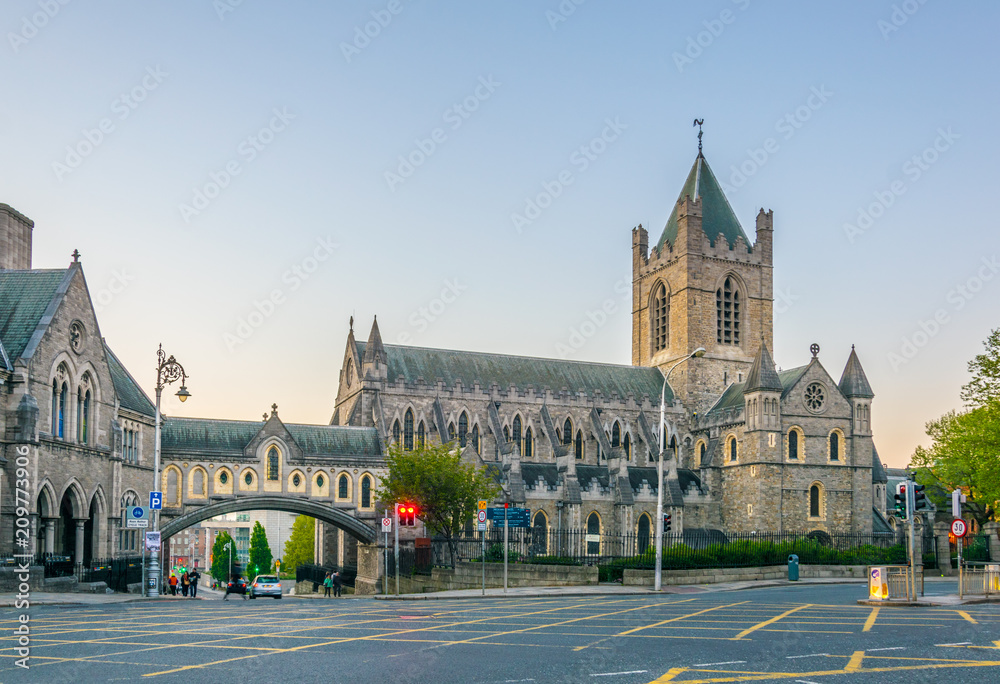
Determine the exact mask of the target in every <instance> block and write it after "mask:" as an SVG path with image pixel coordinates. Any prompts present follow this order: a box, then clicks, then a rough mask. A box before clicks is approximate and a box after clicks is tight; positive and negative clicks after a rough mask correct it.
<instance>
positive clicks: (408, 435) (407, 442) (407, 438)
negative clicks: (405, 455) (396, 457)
mask: <svg viewBox="0 0 1000 684" xmlns="http://www.w3.org/2000/svg"><path fill="white" fill-rule="evenodd" d="M403 448H404V449H406V450H407V451H413V411H412V410H411V409H406V413H405V414H403Z"/></svg>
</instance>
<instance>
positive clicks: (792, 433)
mask: <svg viewBox="0 0 1000 684" xmlns="http://www.w3.org/2000/svg"><path fill="white" fill-rule="evenodd" d="M788 458H789V459H791V460H793V461H794V460H798V458H799V431H798V430H796V429H795V428H792V429H791V430H789V431H788Z"/></svg>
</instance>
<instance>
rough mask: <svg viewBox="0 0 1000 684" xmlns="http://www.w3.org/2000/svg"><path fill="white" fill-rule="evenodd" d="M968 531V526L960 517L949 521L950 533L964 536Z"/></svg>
mask: <svg viewBox="0 0 1000 684" xmlns="http://www.w3.org/2000/svg"><path fill="white" fill-rule="evenodd" d="M968 531H969V526H968V525H966V524H965V521H964V520H962V519H961V518H957V519H955V520H952V521H951V533H952V534H953V535H955V536H956V537H964V536H965V534H966V533H967V532H968Z"/></svg>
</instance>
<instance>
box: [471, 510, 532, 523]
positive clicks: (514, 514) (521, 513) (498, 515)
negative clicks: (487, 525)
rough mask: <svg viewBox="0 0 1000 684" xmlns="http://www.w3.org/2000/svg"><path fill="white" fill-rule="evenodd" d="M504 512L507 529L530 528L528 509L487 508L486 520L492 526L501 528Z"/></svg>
mask: <svg viewBox="0 0 1000 684" xmlns="http://www.w3.org/2000/svg"><path fill="white" fill-rule="evenodd" d="M504 511H506V512H507V525H508V526H509V527H531V510H530V509H528V508H500V507H493V508H487V509H486V519H487V520H491V521H492V522H493V524H494V525H498V526H500V527H503V520H504ZM480 512H482V511H480Z"/></svg>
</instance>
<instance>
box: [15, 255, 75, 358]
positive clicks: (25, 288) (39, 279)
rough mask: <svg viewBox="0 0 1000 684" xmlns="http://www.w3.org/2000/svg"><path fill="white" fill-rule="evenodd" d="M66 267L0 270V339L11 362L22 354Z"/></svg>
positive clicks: (54, 293)
mask: <svg viewBox="0 0 1000 684" xmlns="http://www.w3.org/2000/svg"><path fill="white" fill-rule="evenodd" d="M66 273H67V269H37V270H31V271H6V270H0V341H2V342H3V346H4V350H5V351H6V352H7V355H8V357H9V358H10V361H11V363H13V362H14V361H16V360H17V359H19V358H21V354H23V353H24V349H25V347H27V346H28V342H29V340H31V336H32V335H33V334H34V332H35V329H36V328H37V327H38V323H39V321H40V320H41V318H42V315H43V314H44V313H45V310H46V309H47V308H48V307H49V304H50V303H51V302H52V300H53V298H55V296H56V294H57V293H58V291H59V286H60V284H61V283H62V282H63V280H64V279H65V278H66Z"/></svg>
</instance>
